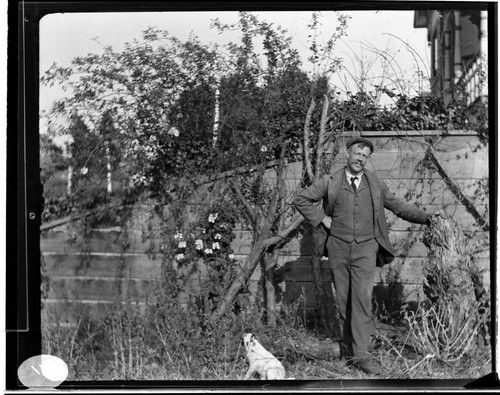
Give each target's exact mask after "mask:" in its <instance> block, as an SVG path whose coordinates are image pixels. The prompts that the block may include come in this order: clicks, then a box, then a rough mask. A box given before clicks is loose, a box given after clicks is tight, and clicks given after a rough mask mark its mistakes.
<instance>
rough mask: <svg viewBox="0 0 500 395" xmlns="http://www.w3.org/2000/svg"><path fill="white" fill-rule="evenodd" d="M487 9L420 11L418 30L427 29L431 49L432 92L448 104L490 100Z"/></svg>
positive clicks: (418, 13)
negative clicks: (455, 101)
mask: <svg viewBox="0 0 500 395" xmlns="http://www.w3.org/2000/svg"><path fill="white" fill-rule="evenodd" d="M487 15H488V13H487V11H486V10H483V9H479V8H477V9H456V10H418V11H415V15H414V22H413V27H414V28H427V41H428V43H429V46H430V48H431V90H432V94H433V95H434V96H435V97H439V98H441V99H443V102H444V104H445V105H448V104H449V103H450V102H451V101H453V100H460V99H463V100H466V103H467V104H469V105H471V106H472V105H474V104H475V103H478V102H487V99H488V77H487V64H488V63H487V60H488V34H487V31H488V28H487V23H488V20H487Z"/></svg>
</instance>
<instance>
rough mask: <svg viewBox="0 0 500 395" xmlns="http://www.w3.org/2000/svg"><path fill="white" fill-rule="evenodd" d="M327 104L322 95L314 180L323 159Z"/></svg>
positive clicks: (325, 97) (326, 98) (325, 96)
mask: <svg viewBox="0 0 500 395" xmlns="http://www.w3.org/2000/svg"><path fill="white" fill-rule="evenodd" d="M329 104H330V103H329V101H328V96H327V95H324V98H323V109H322V110H321V123H320V129H319V136H318V145H317V146H316V167H315V171H316V173H315V174H316V177H315V179H314V180H316V179H317V178H318V177H319V173H320V166H321V159H322V157H323V145H324V142H325V135H326V121H327V114H328V106H329Z"/></svg>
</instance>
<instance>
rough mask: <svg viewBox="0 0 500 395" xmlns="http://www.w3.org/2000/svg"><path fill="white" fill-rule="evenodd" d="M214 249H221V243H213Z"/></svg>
mask: <svg viewBox="0 0 500 395" xmlns="http://www.w3.org/2000/svg"><path fill="white" fill-rule="evenodd" d="M212 249H214V250H219V249H220V244H219V243H218V242H215V243H213V244H212Z"/></svg>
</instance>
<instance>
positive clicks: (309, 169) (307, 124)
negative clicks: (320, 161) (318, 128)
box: [304, 98, 316, 181]
mask: <svg viewBox="0 0 500 395" xmlns="http://www.w3.org/2000/svg"><path fill="white" fill-rule="evenodd" d="M314 107H316V102H315V101H314V98H312V99H311V104H310V105H309V109H308V110H307V114H306V122H305V124H304V163H305V166H306V173H307V176H308V177H309V180H311V181H313V180H314V173H313V170H312V164H311V157H310V156H309V145H310V140H309V137H310V134H311V130H310V127H311V118H312V113H313V111H314Z"/></svg>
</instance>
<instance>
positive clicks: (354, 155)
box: [347, 144, 371, 175]
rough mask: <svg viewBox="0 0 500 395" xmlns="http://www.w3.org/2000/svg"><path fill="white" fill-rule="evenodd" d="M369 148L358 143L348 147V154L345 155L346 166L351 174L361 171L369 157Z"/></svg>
mask: <svg viewBox="0 0 500 395" xmlns="http://www.w3.org/2000/svg"><path fill="white" fill-rule="evenodd" d="M370 155H371V151H370V148H368V147H364V148H361V147H360V146H359V144H354V145H352V146H351V148H350V149H349V156H348V157H347V167H348V169H349V171H350V172H351V174H353V175H356V174H359V173H361V172H362V171H363V169H364V168H365V165H366V162H368V159H370Z"/></svg>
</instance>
